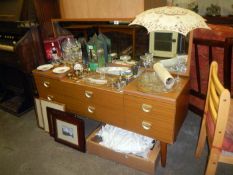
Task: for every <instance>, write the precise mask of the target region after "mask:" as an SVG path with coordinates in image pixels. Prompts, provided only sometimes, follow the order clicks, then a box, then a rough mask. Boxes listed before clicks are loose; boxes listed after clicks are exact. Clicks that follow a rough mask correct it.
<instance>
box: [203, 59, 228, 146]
mask: <svg viewBox="0 0 233 175" xmlns="http://www.w3.org/2000/svg"><path fill="white" fill-rule="evenodd" d="M229 108H230V92H229V90H227V89H225V88H224V87H223V85H222V84H221V82H220V81H219V78H218V64H217V62H215V61H213V62H212V63H211V66H210V73H209V82H208V90H207V97H206V104H205V111H204V115H206V124H207V125H206V126H207V135H208V141H209V144H210V145H211V146H212V147H216V148H221V147H222V142H223V139H224V134H225V129H226V125H227V120H228V114H229Z"/></svg>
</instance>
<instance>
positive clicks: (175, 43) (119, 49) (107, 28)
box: [52, 18, 193, 76]
mask: <svg viewBox="0 0 233 175" xmlns="http://www.w3.org/2000/svg"><path fill="white" fill-rule="evenodd" d="M132 20H133V19H125V18H124V19H89V18H88V19H71V20H70V19H52V24H53V32H54V37H55V38H57V37H60V36H66V35H73V36H74V37H75V38H80V37H82V38H85V39H86V40H87V41H88V40H89V39H90V38H91V37H92V36H93V35H94V34H96V35H99V34H100V33H102V34H104V35H105V36H106V37H107V38H109V40H110V41H111V47H110V49H109V52H111V53H116V54H117V58H120V56H121V55H130V56H131V59H133V60H136V61H139V60H140V56H142V55H144V54H145V53H148V52H152V53H153V54H154V60H155V61H161V62H162V63H163V64H164V65H165V67H167V68H168V70H169V71H170V72H171V73H172V74H179V75H182V76H189V72H190V59H191V49H192V39H193V34H192V32H190V33H189V34H188V35H187V36H186V37H184V36H183V35H180V34H177V33H176V34H175V33H173V32H165V33H164V32H162V31H161V32H160V33H158V32H154V33H150V34H149V33H148V32H147V30H146V29H145V28H144V27H141V26H135V25H134V26H129V23H130V22H131V21H132ZM173 47H174V48H175V50H174V48H173ZM170 49H173V53H172V54H171V50H170Z"/></svg>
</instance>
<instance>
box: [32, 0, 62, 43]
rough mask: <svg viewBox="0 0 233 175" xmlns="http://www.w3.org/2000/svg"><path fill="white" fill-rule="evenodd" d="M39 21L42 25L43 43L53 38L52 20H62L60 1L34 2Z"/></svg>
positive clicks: (38, 0) (42, 0) (37, 0)
mask: <svg viewBox="0 0 233 175" xmlns="http://www.w3.org/2000/svg"><path fill="white" fill-rule="evenodd" d="M33 1H34V6H35V10H36V15H37V20H38V23H39V25H40V34H41V37H42V41H43V40H45V39H48V38H50V37H53V28H52V23H51V19H52V18H60V7H59V3H58V0H49V1H47V0H33Z"/></svg>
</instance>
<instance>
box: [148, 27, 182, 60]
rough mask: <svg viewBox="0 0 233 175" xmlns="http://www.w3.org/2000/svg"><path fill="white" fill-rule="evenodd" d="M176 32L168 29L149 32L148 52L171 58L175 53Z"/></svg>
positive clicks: (176, 45) (176, 43) (176, 44)
mask: <svg viewBox="0 0 233 175" xmlns="http://www.w3.org/2000/svg"><path fill="white" fill-rule="evenodd" d="M177 47H178V33H177V32H170V31H157V32H151V33H150V38H149V52H150V53H152V54H153V55H154V56H156V57H164V58H172V57H175V56H176V54H177Z"/></svg>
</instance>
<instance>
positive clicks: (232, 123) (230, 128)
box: [225, 99, 233, 138]
mask: <svg viewBox="0 0 233 175" xmlns="http://www.w3.org/2000/svg"><path fill="white" fill-rule="evenodd" d="M225 135H226V136H227V137H229V138H233V99H231V105H230V110H229V117H228V121H227V127H226V133H225Z"/></svg>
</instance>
